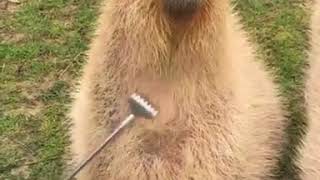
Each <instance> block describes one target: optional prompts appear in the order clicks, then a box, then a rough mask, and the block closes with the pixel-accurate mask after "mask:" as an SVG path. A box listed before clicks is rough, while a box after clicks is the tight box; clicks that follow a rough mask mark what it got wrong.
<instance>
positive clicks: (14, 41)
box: [0, 0, 309, 180]
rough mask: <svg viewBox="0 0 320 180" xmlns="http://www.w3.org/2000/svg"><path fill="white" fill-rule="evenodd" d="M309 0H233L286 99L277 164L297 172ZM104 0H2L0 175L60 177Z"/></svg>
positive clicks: (285, 174) (286, 174) (283, 173)
mask: <svg viewBox="0 0 320 180" xmlns="http://www.w3.org/2000/svg"><path fill="white" fill-rule="evenodd" d="M306 1H307V0H305V1H304V0H294V1H288V0H270V1H265V0H235V2H234V3H235V5H236V8H237V9H238V10H239V11H240V15H241V16H242V17H243V23H244V25H245V28H246V29H247V30H248V31H249V32H250V34H251V41H253V42H257V43H259V53H260V54H259V55H260V56H261V57H264V59H265V60H266V61H265V63H266V64H267V65H268V66H269V67H270V69H271V71H273V72H274V74H275V76H276V77H277V83H279V84H280V85H281V92H282V95H283V96H285V97H286V98H288V99H289V100H288V103H287V104H288V109H289V112H290V113H289V115H288V118H289V119H290V122H291V124H290V126H289V128H288V130H287V131H288V133H289V134H290V136H289V143H288V146H287V148H286V150H285V152H286V153H285V154H286V155H284V156H283V158H282V160H281V163H280V166H281V168H280V170H279V171H278V170H277V171H276V173H277V174H278V176H279V179H284V178H289V179H293V176H294V175H295V172H296V171H295V170H294V169H295V168H294V166H293V164H292V159H293V158H294V157H295V156H296V153H295V147H296V146H297V145H298V144H299V139H300V138H299V137H301V135H302V131H301V130H302V129H303V128H304V124H305V123H304V119H305V118H304V106H303V105H304V102H303V93H302V92H303V91H302V90H303V77H304V76H303V69H304V68H305V66H306V65H307V63H306V61H305V59H306V53H305V49H306V48H307V30H308V28H307V27H308V23H309V13H308V11H307V8H305V6H304V3H305V2H306ZM99 2H100V0H90V1H87V0H0V103H1V104H0V179H10V180H11V179H57V178H58V176H59V175H61V173H62V170H63V169H64V165H65V163H64V158H67V157H64V156H63V154H65V152H67V148H66V145H68V143H69V141H68V134H67V131H66V130H67V127H68V124H67V123H66V122H67V118H66V116H65V113H66V112H67V110H68V109H69V106H68V104H69V102H70V96H69V92H70V91H71V90H72V88H73V87H74V85H75V83H76V79H77V77H79V73H80V67H81V65H82V64H83V60H84V58H86V57H85V54H84V53H85V50H86V49H87V47H88V42H89V40H90V37H91V36H92V32H93V30H94V25H95V23H96V21H95V20H96V15H97V11H96V9H97V6H98V5H99Z"/></svg>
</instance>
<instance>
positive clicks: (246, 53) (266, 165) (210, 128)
mask: <svg viewBox="0 0 320 180" xmlns="http://www.w3.org/2000/svg"><path fill="white" fill-rule="evenodd" d="M105 3H106V4H105V5H104V8H103V9H102V14H101V16H100V19H99V26H98V29H97V34H96V35H97V36H96V37H95V39H94V41H93V43H92V46H91V49H90V51H89V55H88V56H89V57H88V58H89V61H88V62H87V64H86V65H85V68H84V75H83V77H82V79H81V86H80V92H79V93H78V94H77V97H76V100H75V103H74V105H73V109H72V113H71V117H72V119H73V124H74V125H73V127H72V140H73V143H72V150H73V153H74V154H75V157H74V159H75V160H76V161H78V162H79V161H81V160H82V159H84V158H86V157H87V155H88V154H90V152H92V151H93V149H95V148H96V147H97V146H98V145H99V144H100V143H101V142H102V141H103V140H104V138H105V137H106V136H108V135H109V134H110V133H111V132H112V130H113V129H114V128H115V127H116V126H117V125H118V124H119V123H120V122H121V121H122V120H123V119H124V118H125V117H126V116H127V115H128V114H129V112H130V111H129V108H128V104H127V99H128V97H129V96H130V95H131V93H134V92H137V93H138V94H143V95H144V96H145V97H147V98H148V99H149V100H150V101H151V103H152V104H154V105H155V107H156V108H157V110H159V115H158V116H157V117H156V118H155V119H153V120H146V119H141V118H138V119H136V120H135V121H134V122H133V123H132V124H131V126H129V127H127V128H126V129H125V130H124V131H122V132H121V133H120V134H119V135H118V136H117V137H116V138H115V139H114V140H113V141H112V143H111V144H109V145H108V146H107V147H106V148H105V149H104V151H102V152H101V153H100V154H99V155H98V156H97V157H95V159H94V160H93V161H92V162H91V163H90V164H89V165H88V166H87V167H86V168H85V169H84V170H83V171H81V173H80V174H79V176H78V177H79V179H82V180H89V179H92V180H93V179H94V180H97V179H109V180H235V179H245V180H258V179H270V177H271V174H272V173H271V170H272V169H273V168H274V166H275V164H276V159H277V158H278V156H279V154H280V153H279V151H280V150H281V143H282V139H283V128H284V121H285V118H284V112H283V110H282V109H283V107H282V105H281V103H280V98H279V97H278V95H277V87H276V85H275V84H274V83H273V82H272V79H271V78H270V77H271V76H270V75H269V74H268V73H267V72H266V71H265V69H264V68H263V66H262V64H261V62H260V61H258V60H257V59H256V58H255V54H254V51H255V50H254V49H253V48H252V46H251V44H250V43H249V42H248V40H247V38H246V34H245V33H244V31H243V30H242V27H241V26H240V25H239V21H238V18H237V16H236V15H235V14H234V12H233V10H232V7H231V3H230V2H229V0H175V1H173V0H106V1H105Z"/></svg>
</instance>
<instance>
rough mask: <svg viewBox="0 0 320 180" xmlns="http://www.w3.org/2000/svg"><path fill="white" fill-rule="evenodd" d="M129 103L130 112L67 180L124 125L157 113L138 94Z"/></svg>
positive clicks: (154, 115) (151, 116) (149, 117)
mask: <svg viewBox="0 0 320 180" xmlns="http://www.w3.org/2000/svg"><path fill="white" fill-rule="evenodd" d="M129 105H130V109H131V114H130V115H129V116H128V117H127V118H126V119H125V120H124V121H122V122H121V124H120V125H119V126H118V127H117V128H116V129H115V130H114V131H113V132H112V133H111V134H110V135H109V136H108V137H107V138H106V139H105V141H104V142H103V143H102V144H101V145H100V146H99V147H98V148H97V149H96V150H95V151H94V152H93V153H91V154H90V156H89V157H88V158H87V159H86V160H84V161H83V162H82V163H81V164H80V166H79V167H78V168H76V169H75V171H73V173H72V174H71V175H70V176H69V178H68V180H71V179H72V178H73V177H75V176H76V175H77V174H78V173H79V172H80V171H81V170H82V168H84V167H85V166H86V165H87V164H88V163H89V162H90V161H91V160H92V159H93V158H94V157H95V156H96V155H97V154H98V153H99V152H101V150H102V149H103V148H104V147H105V146H106V145H107V144H108V143H109V142H110V140H111V139H112V138H113V137H114V136H115V135H116V134H117V133H118V132H119V131H120V130H121V129H123V128H124V127H125V126H126V125H128V124H129V123H130V122H131V121H132V120H134V118H135V117H143V118H146V119H152V118H154V117H156V116H157V115H158V111H157V110H155V109H154V107H152V105H151V104H150V103H149V102H148V101H147V100H145V99H144V98H142V97H141V96H140V95H138V94H136V93H134V94H132V95H131V96H130V98H129Z"/></svg>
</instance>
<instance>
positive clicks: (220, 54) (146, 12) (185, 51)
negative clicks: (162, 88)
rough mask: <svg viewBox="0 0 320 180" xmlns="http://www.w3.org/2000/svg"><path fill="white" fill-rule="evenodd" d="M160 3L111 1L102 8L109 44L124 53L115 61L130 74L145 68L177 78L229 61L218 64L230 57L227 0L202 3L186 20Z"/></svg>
mask: <svg viewBox="0 0 320 180" xmlns="http://www.w3.org/2000/svg"><path fill="white" fill-rule="evenodd" d="M190 1H191V0H190ZM160 2H162V1H153V0H129V1H128V0H126V1H119V0H111V1H110V2H108V3H109V5H108V6H107V7H112V8H110V9H109V10H107V11H104V13H107V14H108V15H106V18H108V22H110V24H108V27H107V28H108V29H110V30H111V31H109V32H111V33H112V35H111V36H110V37H111V39H110V40H108V42H109V43H112V45H113V46H112V47H115V48H116V49H118V51H120V52H119V53H118V54H119V56H120V57H117V58H116V60H115V61H117V62H116V64H117V66H118V68H120V69H122V70H123V72H126V74H128V75H129V76H133V75H134V74H136V73H142V72H143V73H148V74H151V75H154V76H158V77H161V78H169V77H170V78H171V77H175V78H179V77H186V76H191V77H194V76H195V75H199V73H200V74H201V73H204V72H205V73H210V72H208V71H212V70H215V69H216V68H219V67H220V64H221V63H226V62H220V60H221V61H222V59H223V60H224V61H226V58H225V57H224V56H225V47H226V46H227V43H228V40H227V39H228V37H227V32H228V31H227V27H228V25H227V23H228V22H227V20H226V19H228V18H227V15H228V10H229V8H228V3H226V1H225V0H223V1H222V2H221V1H217V2H215V0H212V1H208V2H207V1H204V0H203V1H201V2H202V5H201V8H200V9H199V10H198V11H197V12H195V13H193V15H192V16H191V17H186V18H188V19H185V20H184V21H181V19H179V20H177V19H175V18H172V17H170V16H169V15H168V13H166V11H165V9H164V7H163V4H162V3H160ZM115 7H116V8H115ZM101 23H103V22H101ZM104 23H105V22H104ZM113 59H114V58H113ZM212 66H215V67H216V68H212ZM217 71H218V69H217ZM212 73H214V72H212ZM180 75H181V76H180Z"/></svg>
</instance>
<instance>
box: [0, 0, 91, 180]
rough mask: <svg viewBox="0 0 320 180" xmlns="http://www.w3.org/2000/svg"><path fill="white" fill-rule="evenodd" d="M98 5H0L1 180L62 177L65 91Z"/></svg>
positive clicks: (80, 1)
mask: <svg viewBox="0 0 320 180" xmlns="http://www.w3.org/2000/svg"><path fill="white" fill-rule="evenodd" d="M1 2H2V1H1ZM96 3H97V1H94V0H93V1H87V0H28V1H25V2H21V3H20V4H14V3H9V4H7V5H5V6H1V5H0V39H1V44H0V82H1V85H0V102H1V106H0V141H1V142H0V179H58V176H59V175H61V172H62V169H63V168H64V166H63V165H64V162H63V154H64V153H65V151H66V149H65V146H66V145H67V144H68V138H67V133H66V127H67V126H66V123H65V122H66V117H65V113H66V111H67V108H68V107H67V104H68V103H69V101H70V98H69V90H70V87H71V86H72V83H73V82H74V81H72V80H73V79H74V78H75V77H76V76H77V74H78V72H79V67H80V66H81V64H82V62H83V58H84V56H83V52H84V51H85V50H86V47H87V43H88V39H89V38H90V36H89V35H90V33H89V32H91V31H92V27H93V24H94V22H95V17H96V11H95V6H96ZM1 7H2V9H1ZM9 8H10V9H9Z"/></svg>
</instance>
